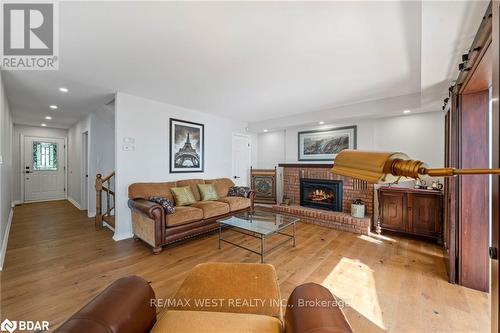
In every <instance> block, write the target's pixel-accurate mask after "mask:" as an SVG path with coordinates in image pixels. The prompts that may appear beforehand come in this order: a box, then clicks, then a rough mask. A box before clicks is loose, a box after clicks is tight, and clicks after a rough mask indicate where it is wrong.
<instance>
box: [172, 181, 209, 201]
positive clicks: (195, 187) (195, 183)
mask: <svg viewBox="0 0 500 333" xmlns="http://www.w3.org/2000/svg"><path fill="white" fill-rule="evenodd" d="M198 184H205V181H204V180H203V179H185V180H178V181H177V186H179V187H180V186H189V187H190V188H191V191H193V195H194V198H195V199H196V201H200V200H201V196H200V191H198Z"/></svg>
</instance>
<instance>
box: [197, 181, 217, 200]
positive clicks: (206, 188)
mask: <svg viewBox="0 0 500 333" xmlns="http://www.w3.org/2000/svg"><path fill="white" fill-rule="evenodd" d="M198 189H199V190H200V195H201V201H213V200H218V199H219V196H218V195H217V191H216V190H215V186H214V185H213V184H198Z"/></svg>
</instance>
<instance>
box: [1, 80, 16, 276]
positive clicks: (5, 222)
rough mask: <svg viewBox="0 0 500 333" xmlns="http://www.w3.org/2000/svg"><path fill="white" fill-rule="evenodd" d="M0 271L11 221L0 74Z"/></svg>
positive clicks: (6, 113)
mask: <svg viewBox="0 0 500 333" xmlns="http://www.w3.org/2000/svg"><path fill="white" fill-rule="evenodd" d="M0 156H1V161H0V242H1V244H0V269H1V268H2V266H3V260H4V258H5V251H6V250H7V239H8V237H9V234H8V232H9V229H10V222H11V221H12V220H11V218H12V215H11V214H12V207H11V205H12V170H13V169H12V168H13V166H12V164H13V161H12V117H11V113H10V109H9V103H8V101H7V96H6V95H5V90H4V87H3V81H2V77H1V72H0Z"/></svg>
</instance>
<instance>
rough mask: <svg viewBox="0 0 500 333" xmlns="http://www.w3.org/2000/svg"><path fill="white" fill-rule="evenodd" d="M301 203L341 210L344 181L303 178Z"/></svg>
mask: <svg viewBox="0 0 500 333" xmlns="http://www.w3.org/2000/svg"><path fill="white" fill-rule="evenodd" d="M300 205H301V206H304V207H313V208H321V209H325V210H332V211H335V212H341V211H342V181H341V180H325V179H309V178H302V179H301V180H300Z"/></svg>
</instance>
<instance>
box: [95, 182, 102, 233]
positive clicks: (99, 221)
mask: <svg viewBox="0 0 500 333" xmlns="http://www.w3.org/2000/svg"><path fill="white" fill-rule="evenodd" d="M95 190H96V203H95V207H96V215H95V228H96V230H99V229H102V175H101V174H100V173H98V174H97V176H96V179H95Z"/></svg>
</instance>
